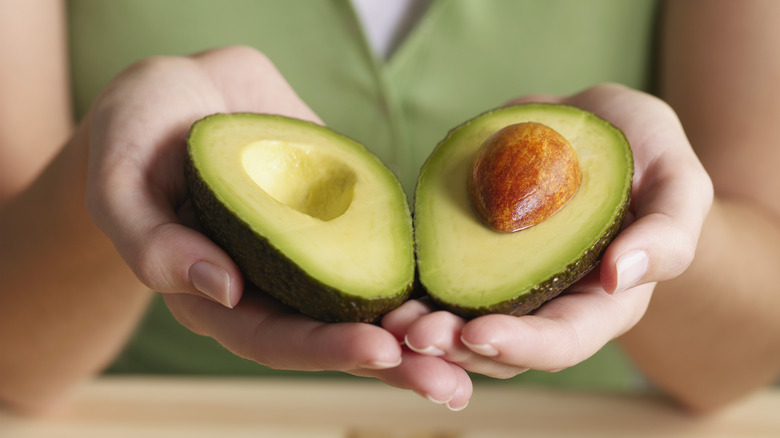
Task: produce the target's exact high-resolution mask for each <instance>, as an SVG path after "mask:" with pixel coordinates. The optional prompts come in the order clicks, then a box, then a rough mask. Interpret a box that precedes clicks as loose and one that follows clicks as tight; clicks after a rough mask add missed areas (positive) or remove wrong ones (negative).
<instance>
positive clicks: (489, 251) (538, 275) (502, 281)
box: [414, 104, 633, 318]
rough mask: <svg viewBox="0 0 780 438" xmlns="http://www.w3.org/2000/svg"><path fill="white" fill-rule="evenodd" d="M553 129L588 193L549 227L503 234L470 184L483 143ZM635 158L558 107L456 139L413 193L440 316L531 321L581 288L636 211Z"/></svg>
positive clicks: (604, 130) (505, 116) (614, 138)
mask: <svg viewBox="0 0 780 438" xmlns="http://www.w3.org/2000/svg"><path fill="white" fill-rule="evenodd" d="M529 121H533V122H538V123H542V124H545V125H547V126H549V127H551V128H552V129H554V130H556V131H557V132H559V133H560V134H561V135H563V136H564V137H565V138H566V139H567V140H568V141H569V143H571V145H572V147H573V148H574V150H575V153H576V155H577V159H578V161H579V163H580V167H581V170H582V183H581V185H580V187H579V189H578V190H577V193H576V194H575V195H574V197H573V198H572V199H571V200H570V201H569V202H568V204H566V205H565V206H564V207H563V208H562V209H561V210H560V211H558V212H557V213H556V214H554V215H553V216H551V217H550V218H548V219H546V220H545V221H543V222H541V223H539V224H537V225H534V226H532V227H530V228H526V229H524V230H522V231H518V232H515V233H497V232H495V231H493V230H491V229H490V228H488V227H487V226H485V225H484V224H483V223H482V222H481V221H480V219H479V217H478V216H477V215H476V214H475V213H474V211H473V209H472V206H471V204H470V201H469V196H468V190H467V183H468V178H469V172H470V166H471V163H472V162H473V160H474V158H475V155H476V152H477V150H478V149H479V147H480V146H481V145H482V143H483V142H484V141H485V139H487V137H489V136H490V135H491V134H493V133H494V132H496V131H498V130H499V129H501V128H503V127H505V126H508V125H511V124H514V123H521V122H529ZM632 176H633V157H632V153H631V148H630V146H629V144H628V141H627V140H626V138H625V136H624V135H623V133H622V132H620V131H619V130H618V129H617V128H615V127H614V126H612V125H610V124H609V123H608V122H606V121H605V120H603V119H600V118H598V117H596V116H595V115H593V114H591V113H588V112H586V111H583V110H580V109H577V108H574V107H570V106H565V105H557V104H524V105H516V106H509V107H505V108H501V109H497V110H494V111H491V112H488V113H485V114H482V115H480V116H478V117H476V118H474V119H472V120H470V121H469V122H466V123H464V124H463V125H461V126H459V127H457V128H455V129H454V130H452V131H450V133H449V134H448V135H447V137H446V138H445V139H444V140H443V141H442V142H441V143H439V144H438V145H437V147H436V149H435V150H434V152H433V153H432V155H431V156H430V157H429V158H428V160H427V162H426V163H425V165H424V166H423V168H422V170H421V173H420V175H419V178H418V182H417V188H416V192H415V219H414V220H415V223H414V226H415V238H416V245H417V264H418V274H419V280H420V283H421V284H422V286H423V287H424V288H425V290H426V291H427V293H428V294H429V295H430V296H431V298H432V299H433V300H434V301H436V302H437V303H438V304H440V305H441V306H442V307H444V308H447V309H449V310H451V311H452V312H454V313H457V314H459V315H461V316H464V317H467V318H471V317H476V316H479V315H483V314H487V313H506V314H513V315H522V314H527V313H530V312H532V311H533V310H535V309H536V308H538V307H539V306H541V305H542V304H543V303H544V302H546V301H548V300H550V299H552V298H554V297H555V296H556V295H558V294H559V293H560V292H561V291H563V290H564V289H565V288H566V287H568V286H569V285H571V284H572V283H573V282H575V281H577V280H578V279H580V278H582V276H584V275H585V274H586V273H587V272H588V271H590V270H591V269H592V268H593V267H594V265H595V264H596V263H597V262H598V259H599V257H600V256H601V254H602V253H603V251H604V250H605V249H606V247H607V245H608V244H609V242H610V241H611V240H612V239H613V238H614V236H615V235H616V234H617V232H618V230H619V229H620V226H621V224H622V222H623V219H624V217H625V214H626V211H627V209H628V205H629V199H630V192H631V180H632Z"/></svg>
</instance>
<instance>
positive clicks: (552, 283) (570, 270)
mask: <svg viewBox="0 0 780 438" xmlns="http://www.w3.org/2000/svg"><path fill="white" fill-rule="evenodd" d="M629 192H630V190H629ZM629 204H630V200H629V199H628V198H627V199H626V202H625V203H623V205H622V207H621V208H620V212H619V213H618V216H617V217H616V218H615V221H614V222H613V223H612V225H611V226H610V227H609V229H608V230H607V231H606V232H605V233H604V234H603V235H602V237H601V238H600V239H599V240H597V241H596V243H594V244H593V246H591V247H590V248H589V249H588V250H586V251H585V252H584V253H583V255H582V257H581V258H579V259H578V260H577V261H575V262H574V263H571V264H570V265H568V266H567V267H566V268H565V269H564V270H563V271H561V272H560V273H558V274H556V275H554V276H552V277H551V278H548V279H547V280H545V281H543V282H541V283H539V284H538V285H537V286H536V287H534V288H532V289H531V290H529V291H528V292H526V293H524V294H522V295H520V296H517V297H515V298H513V299H510V300H506V301H503V302H500V303H497V304H493V305H487V306H481V307H464V306H458V305H454V304H450V303H447V302H444V301H441V300H438V299H436V297H434V296H431V300H432V301H433V302H434V303H436V304H437V305H438V306H439V307H441V308H443V309H446V310H449V311H450V312H452V313H454V314H456V315H458V316H461V317H463V318H465V319H472V318H476V317H478V316H482V315H488V314H491V313H503V314H507V315H515V316H522V315H527V314H529V313H532V312H533V311H535V310H536V309H538V308H539V307H541V306H542V305H543V304H544V303H546V302H547V301H550V300H552V299H553V298H555V297H557V296H558V295H560V294H561V292H563V291H564V290H565V289H566V288H567V287H569V286H571V285H572V284H574V283H575V282H577V281H578V280H580V279H581V278H582V277H584V276H585V275H587V274H588V272H590V271H591V270H592V269H593V268H594V267H595V266H596V265H597V264H598V262H599V260H600V259H601V256H602V255H603V254H604V251H605V250H606V249H607V246H609V244H610V242H612V240H613V239H614V238H615V236H617V234H618V232H619V231H620V228H621V227H622V225H623V221H624V220H625V217H626V213H627V212H628V206H629ZM424 287H425V286H424V285H423V288H424Z"/></svg>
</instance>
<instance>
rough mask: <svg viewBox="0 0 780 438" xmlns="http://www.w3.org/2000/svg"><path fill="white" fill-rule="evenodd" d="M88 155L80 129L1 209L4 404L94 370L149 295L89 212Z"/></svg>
mask: <svg viewBox="0 0 780 438" xmlns="http://www.w3.org/2000/svg"><path fill="white" fill-rule="evenodd" d="M84 131H85V130H84V129H82V133H83V132H84ZM86 162H87V157H86V147H85V143H84V137H83V135H80V136H77V138H76V139H74V140H72V141H71V143H70V144H69V145H68V146H67V147H65V148H64V149H63V151H62V152H61V153H60V154H59V155H58V156H57V157H56V158H55V160H54V161H53V162H52V164H51V165H50V166H49V167H48V168H47V169H46V170H45V171H44V173H43V174H42V176H41V177H40V178H39V179H38V180H37V181H36V182H35V184H33V185H32V186H31V187H30V188H29V189H27V190H25V191H24V192H22V193H21V194H20V195H19V196H17V197H16V198H15V199H13V200H11V201H9V202H8V203H6V204H4V205H2V207H1V208H0V242H2V244H1V245H0V249H1V250H0V278H2V279H3V283H2V286H0V333H3V334H4V335H3V336H2V337H0V351H2V354H1V355H0V403H3V404H7V405H10V406H13V407H18V408H22V409H39V408H42V407H45V406H46V405H47V404H49V403H51V402H53V401H54V400H56V399H57V398H58V397H59V396H60V395H62V394H63V393H64V392H65V390H66V389H67V388H68V387H70V386H72V385H73V384H75V383H77V382H79V381H81V380H82V379H84V378H86V377H88V376H90V375H92V374H94V373H96V372H98V371H99V370H100V369H101V368H102V367H104V366H105V365H106V364H107V363H108V362H109V361H110V360H111V359H112V358H113V357H114V356H115V354H116V353H117V352H118V350H119V349H120V348H121V346H122V345H123V343H124V342H125V340H126V339H127V337H128V336H129V334H130V333H131V332H132V329H133V327H135V325H136V324H137V322H138V320H139V318H140V317H141V315H142V313H143V310H144V308H145V307H146V303H147V302H148V299H149V295H150V294H149V292H148V291H145V290H144V288H143V287H142V286H141V285H140V284H139V282H138V281H137V280H135V278H134V276H133V275H132V273H131V272H130V270H129V269H128V268H127V267H126V266H125V264H124V263H123V261H122V260H121V259H120V258H119V257H118V256H117V255H116V253H115V251H114V248H113V247H112V245H111V244H110V242H109V241H108V240H107V239H106V238H104V237H103V236H102V234H101V233H100V232H99V231H98V230H97V229H96V228H95V227H94V226H93V225H92V223H91V221H90V220H89V218H88V216H87V214H86V211H85V207H84V199H83V193H84V185H85V179H86Z"/></svg>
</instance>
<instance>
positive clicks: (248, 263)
mask: <svg viewBox="0 0 780 438" xmlns="http://www.w3.org/2000/svg"><path fill="white" fill-rule="evenodd" d="M184 175H185V179H186V182H187V187H188V190H189V194H190V198H191V200H192V204H193V208H194V210H195V214H196V217H197V218H198V220H199V222H200V225H201V227H202V229H203V232H204V233H205V234H206V235H207V236H208V237H209V238H210V239H211V240H213V241H214V242H215V243H216V244H217V245H219V246H220V247H221V248H222V249H224V250H225V252H227V253H228V254H229V255H230V256H231V258H232V259H233V261H235V263H236V265H238V267H239V269H240V270H241V272H242V274H243V275H244V278H245V279H246V280H248V281H249V282H250V283H252V285H254V286H255V287H257V288H258V289H260V290H261V291H262V292H264V293H267V294H268V295H270V296H272V297H274V298H276V299H277V300H279V301H280V302H282V303H284V304H286V305H288V306H290V307H293V308H295V309H297V310H298V311H300V312H301V313H304V314H307V315H309V316H311V317H314V318H316V319H319V320H322V321H326V322H373V321H375V320H376V319H378V318H379V317H380V316H381V315H383V314H385V313H387V312H389V311H390V310H392V309H394V308H396V307H398V306H400V305H401V304H402V303H403V302H404V301H406V300H407V299H408V298H409V295H410V293H411V291H412V286H413V283H412V282H410V283H409V284H408V285H407V286H406V287H404V288H403V289H401V290H399V291H397V293H395V294H393V295H392V296H388V297H381V298H373V299H367V298H363V297H357V296H353V295H348V294H345V293H343V292H341V291H339V290H337V289H334V288H332V287H330V286H328V285H326V284H324V283H322V282H320V281H318V280H317V279H316V278H313V277H311V276H310V275H308V274H307V273H306V272H305V271H304V270H303V269H301V268H300V267H299V266H298V265H297V264H295V263H294V262H293V261H291V260H290V259H289V258H287V257H286V256H284V255H283V254H282V253H281V252H279V251H278V250H277V249H276V248H275V247H274V246H273V245H272V244H271V243H270V242H269V241H268V239H266V238H265V237H263V236H262V235H259V234H256V233H255V232H254V231H253V230H252V229H251V228H250V227H249V225H248V224H247V223H246V222H244V221H243V220H241V219H240V218H238V217H237V216H235V215H234V214H233V213H232V212H231V211H230V210H229V209H227V208H226V207H225V206H224V205H223V204H222V203H221V202H220V201H219V198H218V196H217V194H216V193H214V192H213V191H212V190H211V188H210V187H209V186H208V185H207V184H206V183H205V182H204V181H203V180H202V179H201V177H200V176H199V174H198V171H197V169H196V167H195V165H194V163H193V162H192V160H191V158H190V155H189V154H187V159H186V162H185V166H184Z"/></svg>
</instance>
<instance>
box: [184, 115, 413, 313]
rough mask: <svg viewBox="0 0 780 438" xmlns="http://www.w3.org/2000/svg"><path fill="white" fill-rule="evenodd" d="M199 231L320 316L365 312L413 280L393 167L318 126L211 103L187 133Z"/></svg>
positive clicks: (404, 293) (407, 221)
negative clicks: (218, 110) (215, 109)
mask: <svg viewBox="0 0 780 438" xmlns="http://www.w3.org/2000/svg"><path fill="white" fill-rule="evenodd" d="M187 144H188V146H187V151H188V153H187V162H186V166H185V174H186V180H187V184H188V188H189V191H190V196H191V198H192V201H193V206H194V209H195V212H196V215H197V217H198V219H199V221H200V223H201V226H202V228H203V230H204V232H205V233H206V234H207V235H208V236H209V237H210V238H211V239H212V240H213V241H214V242H216V243H217V244H218V245H220V246H221V247H222V248H223V249H224V250H225V251H226V252H227V253H228V254H229V255H230V256H231V257H232V258H233V260H234V261H235V262H236V264H237V265H238V266H239V268H240V269H241V271H242V273H243V275H244V276H245V278H246V279H247V280H248V281H249V282H251V283H252V284H254V285H255V286H256V287H257V288H259V289H261V290H262V291H264V292H266V293H267V294H269V295H271V296H273V297H275V298H277V299H278V300H279V301H281V302H283V303H285V304H287V305H288V306H291V307H293V308H296V309H298V310H299V311H301V312H302V313H305V314H307V315H310V316H312V317H315V318H318V319H321V320H324V321H372V320H375V319H376V318H378V317H379V316H380V315H382V314H384V313H386V312H388V311H390V310H392V309H393V308H395V307H397V306H399V305H400V304H401V303H403V302H404V301H405V300H406V299H408V297H409V294H410V292H411V289H412V285H413V281H414V275H415V262H414V245H413V240H412V239H413V238H412V219H411V215H410V213H409V207H408V204H407V201H406V197H405V194H404V192H403V189H402V188H401V185H400V183H399V182H398V180H397V178H396V177H395V175H394V174H393V173H392V172H391V171H390V170H389V169H388V168H387V167H385V166H384V165H383V164H382V163H381V162H380V160H379V159H378V158H377V157H376V156H374V155H372V154H371V153H370V152H369V151H368V150H366V149H365V148H364V147H363V146H362V145H361V144H359V143H357V142H355V141H353V140H351V139H349V138H347V137H345V136H343V135H340V134H338V133H336V132H334V131H332V130H330V129H328V128H326V127H323V126H320V125H317V124H314V123H310V122H305V121H301V120H297V119H292V118H287V117H282V116H276V115H262V114H249V113H239V114H215V115H212V116H209V117H206V118H204V119H202V120H200V121H197V122H196V123H195V124H194V125H193V126H192V128H191V131H190V134H189V138H188V140H187Z"/></svg>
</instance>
